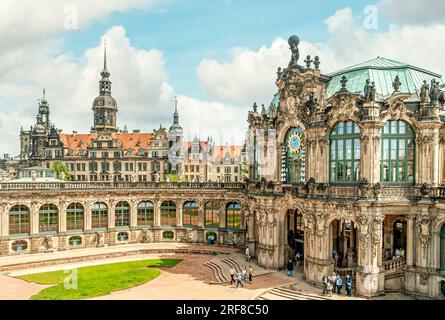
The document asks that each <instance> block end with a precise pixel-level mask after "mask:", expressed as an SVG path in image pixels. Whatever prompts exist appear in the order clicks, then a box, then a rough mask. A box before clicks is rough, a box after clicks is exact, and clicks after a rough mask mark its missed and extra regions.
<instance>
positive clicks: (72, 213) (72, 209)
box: [66, 203, 84, 230]
mask: <svg viewBox="0 0 445 320" xmlns="http://www.w3.org/2000/svg"><path fill="white" fill-rule="evenodd" d="M83 219H84V210H83V206H82V205H81V204H80V203H71V204H70V205H69V206H68V207H67V208H66V230H83V226H84V222H83Z"/></svg>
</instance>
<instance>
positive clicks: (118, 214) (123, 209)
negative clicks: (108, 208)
mask: <svg viewBox="0 0 445 320" xmlns="http://www.w3.org/2000/svg"><path fill="white" fill-rule="evenodd" d="M114 212H115V226H116V227H129V226H130V205H129V204H128V202H126V201H121V202H118V203H117V204H116V207H115V209H114Z"/></svg>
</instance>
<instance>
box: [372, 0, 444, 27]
mask: <svg viewBox="0 0 445 320" xmlns="http://www.w3.org/2000/svg"><path fill="white" fill-rule="evenodd" d="M377 7H378V8H379V12H380V13H381V14H382V16H384V17H385V18H386V19H387V20H388V21H389V22H390V23H402V24H405V23H406V22H407V21H409V22H410V23H411V24H412V23H416V24H431V23H433V22H443V21H445V15H444V14H443V13H444V12H445V1H443V0H428V1H418V0H380V1H379V3H378V5H377Z"/></svg>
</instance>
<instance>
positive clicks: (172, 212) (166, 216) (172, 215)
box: [161, 201, 176, 227]
mask: <svg viewBox="0 0 445 320" xmlns="http://www.w3.org/2000/svg"><path fill="white" fill-rule="evenodd" d="M161 226H169V227H175V226H176V205H175V203H174V202H173V201H164V202H163V203H162V204H161Z"/></svg>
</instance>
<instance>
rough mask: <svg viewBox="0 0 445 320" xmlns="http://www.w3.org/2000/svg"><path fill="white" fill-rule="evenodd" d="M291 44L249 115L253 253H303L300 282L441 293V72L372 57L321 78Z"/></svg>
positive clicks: (273, 256) (267, 262)
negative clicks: (271, 91) (336, 279)
mask: <svg viewBox="0 0 445 320" xmlns="http://www.w3.org/2000/svg"><path fill="white" fill-rule="evenodd" d="M298 43H299V39H298V37H296V36H293V37H291V38H290V39H289V45H290V48H291V52H292V58H291V61H290V63H289V66H288V67H287V68H284V69H281V68H279V69H278V72H277V81H276V85H277V87H278V92H277V94H276V95H275V96H274V98H273V101H272V103H271V104H270V106H269V108H267V109H266V108H265V107H264V106H263V107H262V109H261V110H258V107H257V105H256V104H254V106H253V110H252V111H250V112H249V116H248V121H249V139H248V140H249V141H248V142H247V147H248V149H249V150H248V155H249V164H250V180H251V182H250V184H249V200H248V205H249V212H248V217H246V221H247V230H248V238H247V239H248V243H249V247H250V250H251V252H254V254H255V256H257V258H258V262H259V263H260V264H261V265H263V266H266V267H271V268H282V267H284V266H285V264H286V261H287V259H289V257H292V256H293V255H294V254H295V252H296V251H300V252H304V274H305V278H306V279H307V280H308V281H310V282H313V283H321V279H322V277H323V275H329V274H332V272H333V271H334V270H336V271H337V272H338V273H340V274H343V275H344V274H346V273H349V274H351V275H353V276H354V278H355V284H356V289H357V292H358V293H359V294H360V295H363V296H367V297H372V296H376V295H380V294H383V293H384V292H385V291H391V290H402V291H404V292H407V293H409V294H413V295H418V296H424V297H435V298H443V297H444V296H443V295H442V293H441V290H444V289H443V288H445V282H444V281H445V272H444V270H445V201H444V199H443V195H444V194H443V191H444V189H442V187H441V185H443V184H444V183H445V173H444V168H445V167H444V159H445V154H444V152H445V123H444V116H445V112H444V109H443V106H444V93H443V92H442V91H441V90H440V86H441V85H442V83H443V82H442V80H441V77H440V75H438V74H435V73H433V72H430V71H427V70H423V69H420V68H417V67H414V66H410V65H407V64H404V63H399V62H396V61H392V60H388V59H384V58H380V57H379V58H377V59H373V60H370V61H366V62H364V63H362V64H359V65H355V66H352V67H349V68H346V69H344V70H341V71H338V72H335V73H333V74H330V75H324V74H322V73H321V72H320V69H319V67H320V59H319V57H315V58H313V59H312V58H311V57H310V56H307V57H306V59H305V61H304V63H305V65H304V66H301V65H299V64H298V60H299V49H298ZM441 288H442V289H441Z"/></svg>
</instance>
